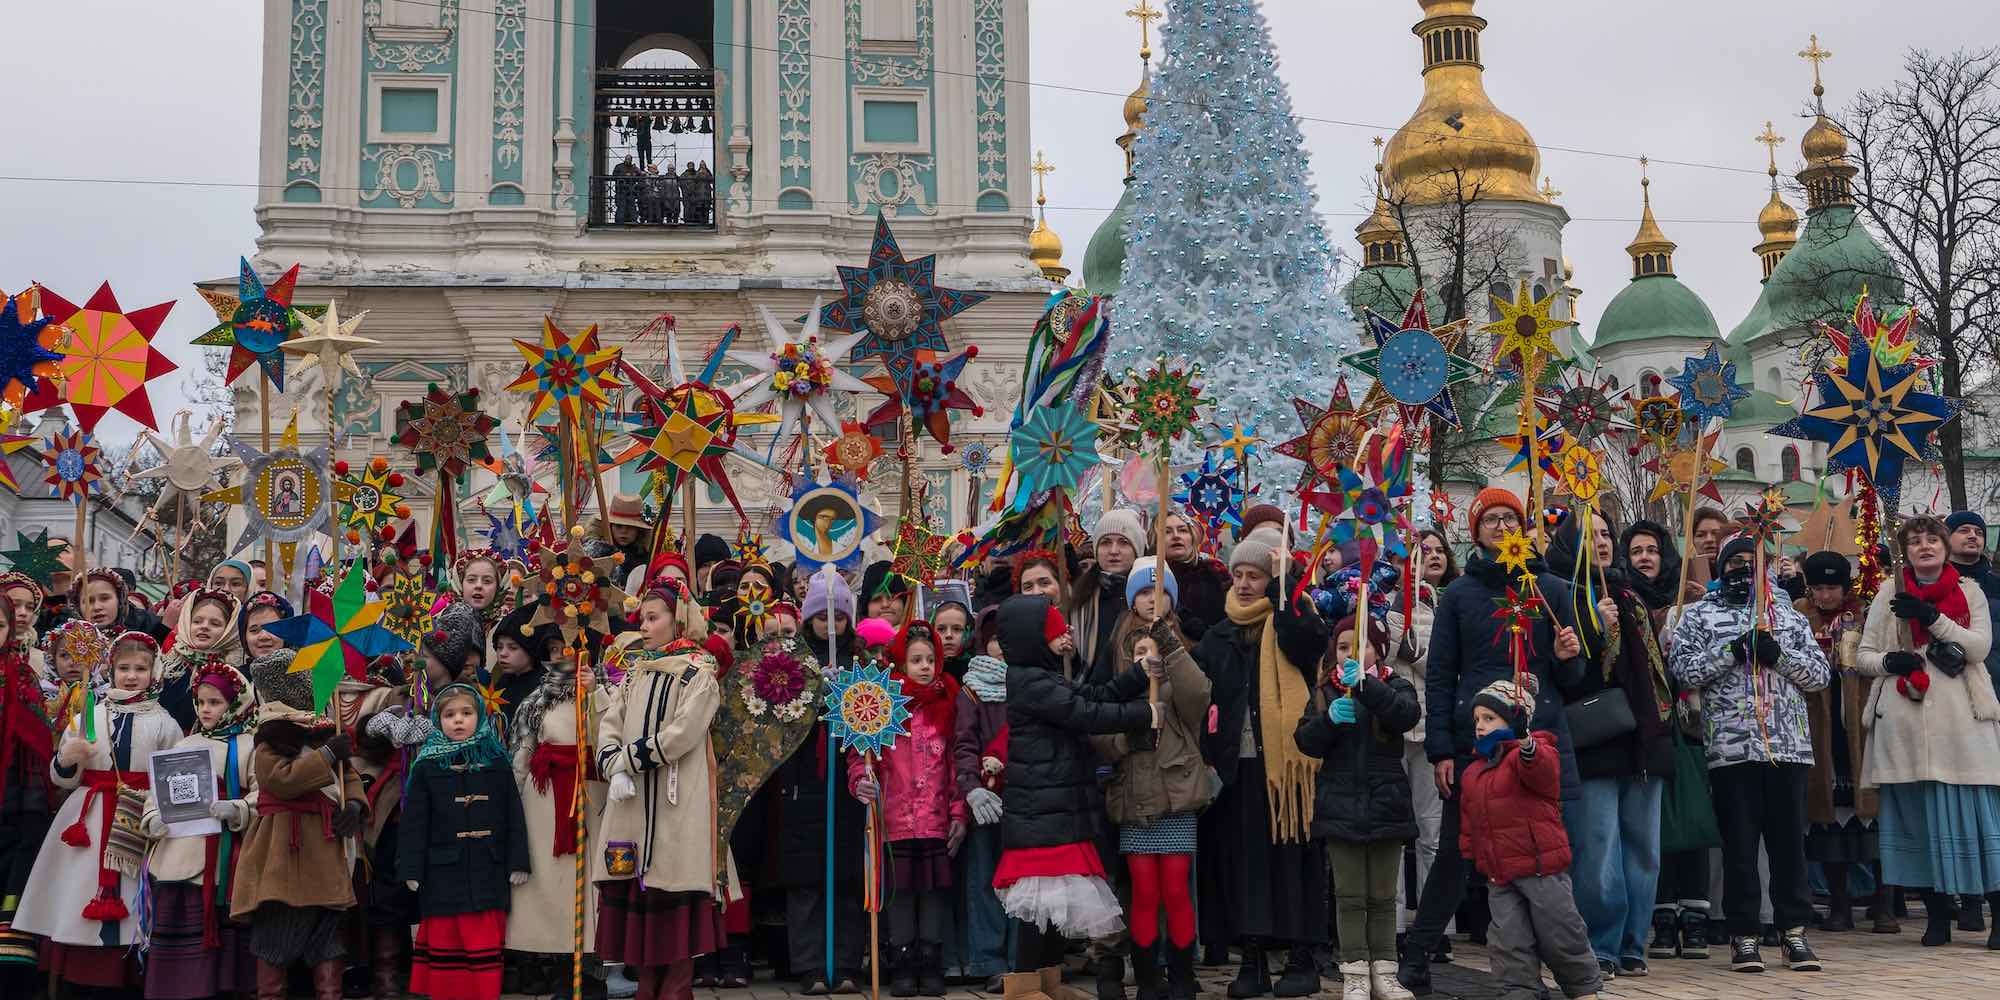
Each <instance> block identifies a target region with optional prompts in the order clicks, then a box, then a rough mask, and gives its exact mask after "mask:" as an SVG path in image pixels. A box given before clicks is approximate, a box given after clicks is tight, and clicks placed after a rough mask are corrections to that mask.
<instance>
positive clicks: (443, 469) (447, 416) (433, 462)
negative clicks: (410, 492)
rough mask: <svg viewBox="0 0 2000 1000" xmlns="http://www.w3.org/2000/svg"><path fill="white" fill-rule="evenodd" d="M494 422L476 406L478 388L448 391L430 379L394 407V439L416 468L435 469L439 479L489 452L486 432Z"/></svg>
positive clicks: (461, 472) (456, 474) (455, 473)
mask: <svg viewBox="0 0 2000 1000" xmlns="http://www.w3.org/2000/svg"><path fill="white" fill-rule="evenodd" d="M496 426H498V421H495V420H494V419H493V418H492V417H491V416H489V415H488V414H487V413H485V412H484V411H482V410H481V409H480V408H479V390H478V389H466V390H465V391H463V392H459V393H451V392H446V391H445V390H443V389H441V388H439V387H438V386H437V385H436V384H435V383H433V384H432V385H431V386H430V388H429V389H428V390H427V391H426V392H425V393H424V397H423V398H422V399H413V400H409V401H407V402H404V403H402V404H401V405H399V406H397V407H396V443H397V444H400V445H402V446H403V447H405V448H408V449H409V450H410V452H411V454H413V455H415V456H416V459H417V472H418V473H419V474H426V473H429V472H431V471H432V470H437V471H438V473H439V479H440V481H442V480H444V479H457V478H458V477H460V476H463V475H465V467H466V465H468V464H470V463H475V462H480V461H484V460H485V459H486V458H488V457H489V456H490V454H491V452H489V451H488V450H487V447H486V437H487V435H489V434H491V433H493V428H494V427H496Z"/></svg>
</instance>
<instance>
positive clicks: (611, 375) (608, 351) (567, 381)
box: [507, 316, 625, 425]
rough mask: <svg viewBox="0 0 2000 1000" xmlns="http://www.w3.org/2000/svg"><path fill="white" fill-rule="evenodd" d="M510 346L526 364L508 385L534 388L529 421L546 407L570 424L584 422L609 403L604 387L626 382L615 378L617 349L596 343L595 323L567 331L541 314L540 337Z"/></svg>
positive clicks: (519, 389) (513, 388)
mask: <svg viewBox="0 0 2000 1000" xmlns="http://www.w3.org/2000/svg"><path fill="white" fill-rule="evenodd" d="M514 349H515V350H517V351H520V352H521V357H522V359H523V360H524V361H526V362H527V364H526V366H525V367H523V368H522V369H521V374H520V375H519V376H516V377H515V379H514V381H513V382H511V383H509V384H508V386H507V388H508V390H509V391H512V392H531V393H534V398H533V401H532V402H531V403H530V404H529V406H528V416H527V420H528V421H529V422H531V423H532V422H534V421H536V420H539V419H541V416H542V414H544V413H547V412H549V411H550V410H551V409H553V410H556V411H558V412H559V413H561V414H562V419H563V420H565V421H567V422H568V423H570V424H572V425H574V424H580V423H583V422H584V419H585V417H586V416H588V415H589V414H592V413H595V412H597V411H598V410H601V409H604V408H605V407H607V406H609V405H611V399H610V396H609V395H607V393H609V392H610V391H611V390H613V389H622V388H624V387H625V383H623V382H621V381H619V380H618V372H617V368H618V361H619V353H620V352H619V349H618V348H616V347H601V346H599V345H598V343H597V324H595V323H592V324H591V325H589V326H586V327H584V328H583V329H582V330H581V331H579V332H578V333H577V334H576V336H574V337H572V336H570V335H569V334H567V333H564V332H563V331H562V329H561V328H560V327H558V326H556V321H555V319H554V318H553V317H549V316H544V317H542V339H541V341H540V342H539V343H537V342H535V341H532V340H516V341H514Z"/></svg>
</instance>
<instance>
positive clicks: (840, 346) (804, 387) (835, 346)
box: [727, 299, 869, 452]
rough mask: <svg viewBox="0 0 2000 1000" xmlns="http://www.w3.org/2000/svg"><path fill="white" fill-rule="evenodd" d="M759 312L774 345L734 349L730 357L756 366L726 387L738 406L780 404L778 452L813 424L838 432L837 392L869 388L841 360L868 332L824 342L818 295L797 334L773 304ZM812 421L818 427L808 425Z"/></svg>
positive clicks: (774, 438) (773, 447)
mask: <svg viewBox="0 0 2000 1000" xmlns="http://www.w3.org/2000/svg"><path fill="white" fill-rule="evenodd" d="M757 315H758V316H760V317H762V319H763V321H764V333H765V335H766V337H768V338H769V340H770V343H771V347H770V349H769V350H764V351H756V350H734V351H730V352H729V359H730V360H732V361H735V362H737V363H738V364H742V365H746V366H748V367H749V368H751V369H754V370H755V372H756V373H755V374H753V375H751V376H750V377H749V378H748V379H745V380H744V381H742V382H738V383H737V384H736V385H734V386H731V387H730V388H729V389H728V390H727V391H728V393H729V395H730V396H731V397H732V398H733V399H735V400H736V406H737V407H738V408H739V409H743V410H755V409H758V408H759V407H763V406H767V405H772V404H775V405H776V406H777V408H778V415H779V418H780V419H779V421H778V433H777V434H775V435H773V436H772V439H771V450H772V451H773V452H775V451H776V450H777V448H778V444H779V442H781V441H790V440H791V439H792V436H793V435H797V434H805V433H807V432H808V430H810V429H813V427H816V428H817V430H818V433H820V434H823V435H831V434H833V433H834V432H835V429H836V428H838V427H840V426H841V423H840V415H839V413H838V412H837V411H836V410H835V409H834V405H833V403H834V398H835V396H836V395H837V394H838V393H843V392H867V391H868V390H869V385H868V383H866V382H863V381H862V380H860V379H858V378H856V377H854V376H853V375H851V374H849V373H848V372H847V371H846V370H845V369H843V368H841V367H840V363H839V362H840V358H841V357H842V356H843V355H844V354H846V353H847V352H848V351H849V350H851V349H853V347H854V345H855V344H857V343H859V342H860V341H861V339H862V338H863V337H865V336H866V334H861V333H851V334H849V335H847V336H845V337H842V338H840V339H838V340H834V341H829V342H822V341H821V340H820V328H821V319H820V317H821V310H820V308H819V301H818V300H817V299H815V300H814V302H813V311H812V312H810V313H808V314H807V316H806V319H805V325H804V327H802V328H801V329H800V331H799V333H798V335H797V336H796V337H795V336H793V335H792V334H791V332H790V331H788V330H786V329H785V325H784V323H782V322H780V321H779V320H778V317H777V316H776V315H774V314H773V313H772V312H771V310H770V309H768V308H766V307H764V306H758V307H757ZM809 422H810V423H811V424H813V427H809V426H808V425H809Z"/></svg>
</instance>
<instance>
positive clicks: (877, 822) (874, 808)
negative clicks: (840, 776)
mask: <svg viewBox="0 0 2000 1000" xmlns="http://www.w3.org/2000/svg"><path fill="white" fill-rule="evenodd" d="M828 770H832V767H831V765H829V766H828ZM868 777H869V779H870V780H871V781H877V784H876V790H875V799H874V801H871V802H869V803H868V832H867V835H868V844H869V851H868V856H869V857H870V858H872V859H873V864H874V865H876V866H880V865H881V864H882V854H881V852H880V851H879V850H876V847H877V843H876V838H877V837H879V836H880V835H881V815H882V790H881V785H880V782H879V780H878V779H876V778H875V768H874V765H873V764H870V765H869V768H868ZM861 877H862V878H865V879H867V880H868V884H869V886H870V887H871V890H872V887H873V886H874V885H875V881H876V877H877V874H876V870H875V869H873V868H871V869H870V870H869V871H867V872H864V873H862V876H861ZM881 920H882V897H881V896H879V895H877V896H876V897H875V900H874V905H873V906H870V907H868V997H869V1000H882V930H881Z"/></svg>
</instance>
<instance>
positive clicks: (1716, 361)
mask: <svg viewBox="0 0 2000 1000" xmlns="http://www.w3.org/2000/svg"><path fill="white" fill-rule="evenodd" d="M1667 382H1668V383H1669V384H1671V385H1672V386H1673V387H1674V388H1676V389H1679V390H1680V396H1679V398H1678V400H1677V402H1678V403H1679V405H1680V410H1681V413H1682V414H1684V415H1685V416H1687V417H1692V418H1693V419H1694V421H1695V423H1696V425H1697V426H1699V425H1701V424H1703V423H1706V422H1707V421H1710V420H1727V419H1729V415H1730V414H1731V413H1734V412H1736V404H1737V403H1739V402H1741V401H1743V400H1746V399H1749V398H1750V389H1749V388H1748V387H1747V386H1742V385H1738V384H1737V382H1736V362H1734V361H1725V360H1723V357H1722V344H1721V343H1720V342H1716V343H1711V344H1709V345H1708V353H1706V354H1699V355H1695V356H1694V357H1690V358H1688V359H1687V360H1685V361H1683V362H1681V370H1680V373H1679V374H1677V375H1674V376H1673V377H1671V378H1669V379H1667Z"/></svg>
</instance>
